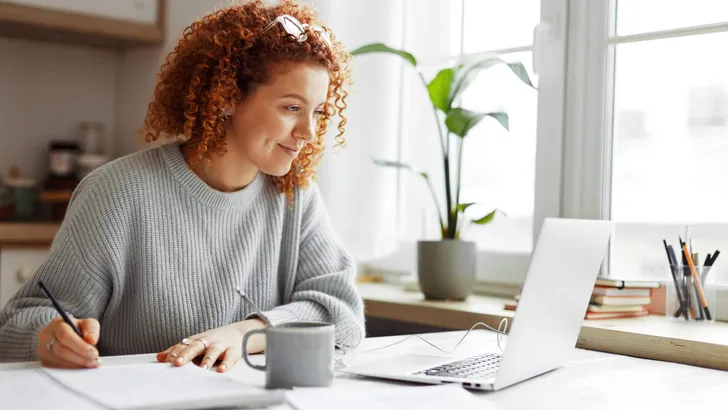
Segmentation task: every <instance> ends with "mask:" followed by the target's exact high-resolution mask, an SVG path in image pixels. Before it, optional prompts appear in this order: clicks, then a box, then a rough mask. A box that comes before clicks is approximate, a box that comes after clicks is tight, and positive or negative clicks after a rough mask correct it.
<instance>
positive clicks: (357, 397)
mask: <svg viewBox="0 0 728 410" xmlns="http://www.w3.org/2000/svg"><path fill="white" fill-rule="evenodd" d="M287 397H288V403H289V404H290V405H291V406H293V407H294V408H295V409H296V410H327V409H337V410H339V409H347V410H371V409H377V410H390V409H391V410H401V409H417V410H447V409H458V410H470V409H473V410H475V409H478V410H484V409H487V408H488V401H486V400H485V399H484V398H482V397H478V396H476V395H474V394H472V393H470V392H469V391H467V390H465V389H464V388H462V387H460V385H458V384H443V385H436V386H428V385H417V386H404V387H403V386H382V387H381V388H356V387H345V388H337V387H332V388H328V389H321V388H306V389H294V390H293V391H292V392H289V393H288V394H287Z"/></svg>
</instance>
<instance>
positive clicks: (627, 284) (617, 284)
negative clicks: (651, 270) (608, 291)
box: [594, 278, 660, 289]
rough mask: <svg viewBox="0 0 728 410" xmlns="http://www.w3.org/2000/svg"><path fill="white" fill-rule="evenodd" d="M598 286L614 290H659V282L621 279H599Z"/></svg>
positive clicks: (596, 283)
mask: <svg viewBox="0 0 728 410" xmlns="http://www.w3.org/2000/svg"><path fill="white" fill-rule="evenodd" d="M594 283H595V285H597V286H609V287H612V288H620V289H621V288H659V287H660V283H659V282H642V281H630V280H619V279H606V278H598V279H597V280H596V282H594Z"/></svg>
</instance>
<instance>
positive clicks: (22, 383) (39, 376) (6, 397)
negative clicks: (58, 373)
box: [0, 368, 99, 410]
mask: <svg viewBox="0 0 728 410" xmlns="http://www.w3.org/2000/svg"><path fill="white" fill-rule="evenodd" d="M0 408H3V409H56V410H61V409H63V410H65V409H68V410H96V409H99V406H98V405H95V404H93V403H90V402H88V401H87V400H86V399H84V398H82V397H79V396H77V395H75V394H74V393H73V392H69V391H68V390H67V389H65V388H63V386H60V385H59V384H58V383H56V382H54V381H53V380H52V379H51V378H49V377H48V375H46V374H45V373H44V371H43V369H40V368H38V369H22V370H5V371H0Z"/></svg>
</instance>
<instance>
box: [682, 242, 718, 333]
mask: <svg viewBox="0 0 728 410" xmlns="http://www.w3.org/2000/svg"><path fill="white" fill-rule="evenodd" d="M680 242H682V239H680ZM682 247H683V253H684V254H685V259H687V261H688V267H689V268H690V274H691V276H692V278H693V282H695V289H696V290H697V291H698V297H699V298H700V304H701V305H703V310H704V311H705V317H706V319H708V320H711V319H712V316H711V315H710V310H709V309H708V302H707V301H706V300H705V294H704V293H703V287H702V286H701V285H700V277H698V272H697V271H696V270H695V264H693V258H692V257H691V256H690V253H689V252H688V246H687V245H686V244H685V242H682Z"/></svg>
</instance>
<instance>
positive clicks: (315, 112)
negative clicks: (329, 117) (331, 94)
mask: <svg viewBox="0 0 728 410" xmlns="http://www.w3.org/2000/svg"><path fill="white" fill-rule="evenodd" d="M313 115H314V116H316V117H320V116H322V115H324V110H316V111H314V112H313Z"/></svg>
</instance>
